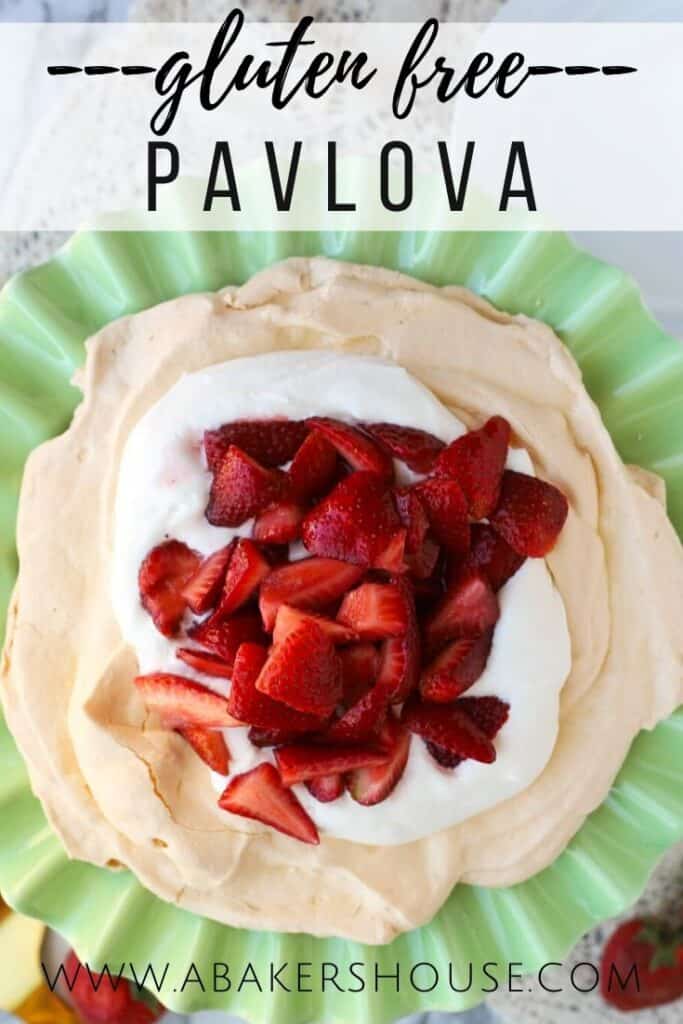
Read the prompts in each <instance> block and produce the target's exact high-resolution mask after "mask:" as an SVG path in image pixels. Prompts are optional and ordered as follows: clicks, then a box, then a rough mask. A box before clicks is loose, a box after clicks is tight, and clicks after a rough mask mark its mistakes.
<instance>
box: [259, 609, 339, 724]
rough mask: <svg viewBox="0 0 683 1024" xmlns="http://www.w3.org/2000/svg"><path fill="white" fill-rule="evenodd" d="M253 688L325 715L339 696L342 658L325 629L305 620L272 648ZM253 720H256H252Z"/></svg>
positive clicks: (308, 710) (293, 706) (316, 713)
mask: <svg viewBox="0 0 683 1024" xmlns="http://www.w3.org/2000/svg"><path fill="white" fill-rule="evenodd" d="M256 688H257V689H258V690H259V691H260V692H261V693H265V694H267V695H268V696H269V697H272V698H273V700H278V701H282V703H284V704H287V705H289V707H292V708H294V709H295V710H296V711H305V712H307V713H311V714H314V715H317V716H318V717H320V718H325V717H327V716H328V715H331V714H332V712H333V711H334V709H335V708H336V706H337V704H338V703H339V701H340V700H341V696H342V676H341V662H340V661H339V658H338V657H337V653H336V651H335V649H334V645H333V643H332V641H331V640H330V638H329V637H328V636H327V634H326V633H325V631H324V630H323V629H321V628H320V626H319V625H318V624H317V623H316V622H313V621H310V622H304V623H302V625H300V626H299V627H298V628H297V629H295V630H294V631H293V632H292V633H289V634H287V636H286V637H285V639H284V640H283V641H282V643H280V644H277V645H276V646H275V647H274V648H273V649H272V651H271V653H270V655H269V657H268V661H267V662H266V664H265V665H264V666H263V669H262V671H261V674H260V675H259V677H258V679H257V680H256ZM253 724H256V723H253Z"/></svg>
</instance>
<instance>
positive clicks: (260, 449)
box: [204, 420, 308, 473]
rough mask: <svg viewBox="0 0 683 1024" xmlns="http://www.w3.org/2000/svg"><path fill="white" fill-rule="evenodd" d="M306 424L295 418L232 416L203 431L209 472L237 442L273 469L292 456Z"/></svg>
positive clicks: (254, 457) (304, 437) (248, 452)
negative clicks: (231, 419) (222, 424)
mask: <svg viewBox="0 0 683 1024" xmlns="http://www.w3.org/2000/svg"><path fill="white" fill-rule="evenodd" d="M307 433H308V427H307V426H306V424H305V423H302V422H300V421H297V420H235V422H234V423H226V424H225V426H223V427H219V428H218V430H207V431H206V433H205V434H204V451H205V452H206V461H207V463H208V466H209V469H210V470H211V472H212V473H215V472H216V469H217V467H218V466H219V465H220V463H221V462H222V461H223V459H224V458H225V456H226V455H227V452H228V448H230V447H231V446H232V445H236V446H237V448H241V449H242V451H243V452H246V454H247V455H249V456H250V457H251V458H252V459H256V461H257V462H260V463H261V465H262V466H266V467H268V468H269V469H273V468H274V467H275V466H282V465H284V463H285V462H289V461H290V459H293V458H294V455H295V453H296V451H297V449H298V448H299V447H300V446H301V445H302V444H303V443H304V441H305V439H306V435H307Z"/></svg>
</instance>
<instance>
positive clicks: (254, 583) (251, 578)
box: [216, 538, 270, 618]
mask: <svg viewBox="0 0 683 1024" xmlns="http://www.w3.org/2000/svg"><path fill="white" fill-rule="evenodd" d="M269 573H270V564H269V562H267V561H266V559H265V558H264V557H263V555H262V554H261V552H260V551H259V549H258V548H257V547H256V545H255V544H254V543H253V541H250V540H246V539H244V538H242V539H241V540H238V541H237V544H236V546H235V550H234V551H233V554H232V558H231V559H230V565H229V566H228V571H227V573H226V576H225V584H224V585H223V595H222V597H221V602H220V604H219V606H218V609H217V613H216V614H217V615H218V617H219V618H227V617H228V616H229V615H232V614H233V612H236V611H237V609H238V608H241V607H242V605H243V604H246V602H247V601H248V600H249V599H250V598H251V597H253V595H254V594H255V593H256V591H257V590H258V587H259V585H260V584H261V582H262V581H263V580H264V579H265V578H266V576H267V575H268V574H269Z"/></svg>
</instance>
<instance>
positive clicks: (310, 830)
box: [218, 762, 320, 846]
mask: <svg viewBox="0 0 683 1024" xmlns="http://www.w3.org/2000/svg"><path fill="white" fill-rule="evenodd" d="M218 805H219V807H221V808H222V810H224V811H229V812H230V813H231V814H238V815H240V816H241V817H243V818H253V819H254V820H255V821H260V822H261V823H262V824H264V825H270V827H271V828H274V829H277V831H278V832H284V834H285V835H288V836H292V838H294V839H299V840H300V841H301V842H302V843H311V844H312V845H314V846H317V845H318V843H319V842H320V839H319V837H318V830H317V829H316V827H315V825H314V824H313V822H312V821H311V819H310V818H309V816H308V815H307V814H306V811H305V810H304V809H303V807H302V806H301V804H300V803H299V801H298V800H297V798H296V797H295V796H294V794H293V793H292V791H291V790H290V789H287V788H286V787H285V786H283V784H282V780H281V779H280V776H279V774H278V772H277V769H276V768H274V767H273V765H272V764H269V763H268V762H264V763H263V764H260V765H258V767H256V768H252V769H251V771H249V772H245V773H244V774H243V775H236V776H235V778H234V779H231V780H230V782H229V783H228V785H227V786H226V788H225V790H224V792H223V795H222V796H221V798H220V800H219V801H218Z"/></svg>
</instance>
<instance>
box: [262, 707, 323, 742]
mask: <svg viewBox="0 0 683 1024" xmlns="http://www.w3.org/2000/svg"><path fill="white" fill-rule="evenodd" d="M265 699H268V698H265V697H264V700H265ZM273 704H277V701H273ZM279 706H280V707H285V705H284V704H282V705H279ZM285 710H288V709H287V708H285ZM296 713H297V712H292V714H296ZM315 722H316V724H315V729H319V728H320V720H319V719H317V718H316V720H315ZM304 735H305V734H304V733H302V732H292V731H291V730H290V731H287V730H286V729H261V728H259V727H258V726H257V725H253V726H252V727H251V729H250V730H249V733H248V736H249V740H250V741H251V743H253V745H254V746H255V747H282V746H285V745H286V744H287V743H298V742H299V741H300V740H301V738H302V736H304Z"/></svg>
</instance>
